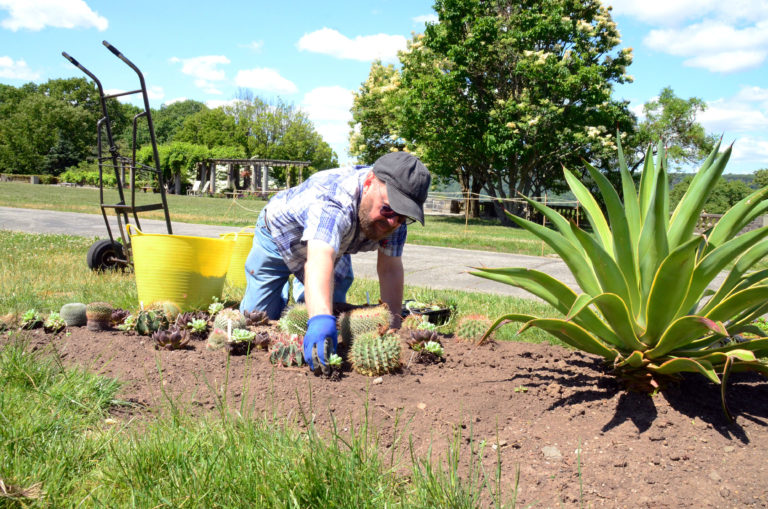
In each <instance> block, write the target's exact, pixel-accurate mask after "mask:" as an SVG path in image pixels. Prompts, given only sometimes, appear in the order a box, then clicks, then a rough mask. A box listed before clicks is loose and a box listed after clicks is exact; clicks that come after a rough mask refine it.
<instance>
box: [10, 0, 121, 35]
mask: <svg viewBox="0 0 768 509" xmlns="http://www.w3.org/2000/svg"><path fill="white" fill-rule="evenodd" d="M0 9H3V10H7V11H8V13H9V15H10V16H9V17H8V18H5V19H4V20H2V22H0V26H2V27H3V28H7V29H9V30H12V31H14V32H16V31H18V30H20V29H23V28H26V29H28V30H34V31H38V30H42V29H43V28H45V27H47V26H50V27H56V28H96V29H98V30H99V31H104V30H106V29H107V27H108V26H109V22H108V21H107V18H105V17H103V16H99V14H98V13H96V12H94V11H93V10H91V8H90V7H88V5H87V4H86V3H85V2H84V1H83V0H0Z"/></svg>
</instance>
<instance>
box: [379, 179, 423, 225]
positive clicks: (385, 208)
mask: <svg viewBox="0 0 768 509" xmlns="http://www.w3.org/2000/svg"><path fill="white" fill-rule="evenodd" d="M383 186H384V184H383V183H382V182H379V197H380V198H381V201H384V193H382V191H381V188H382V187H383ZM379 214H381V215H382V216H383V217H385V218H387V219H396V220H398V221H400V222H401V223H402V224H413V223H415V222H416V220H415V219H414V218H412V217H408V216H404V215H402V214H398V213H397V212H395V211H394V210H392V207H390V206H389V205H386V204H385V205H382V206H381V208H380V209H379Z"/></svg>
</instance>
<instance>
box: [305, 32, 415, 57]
mask: <svg viewBox="0 0 768 509" xmlns="http://www.w3.org/2000/svg"><path fill="white" fill-rule="evenodd" d="M296 46H297V47H298V48H299V50H302V51H311V52H313V53H321V54H324V55H330V56H333V57H336V58H342V59H348V60H359V61H362V62H368V61H372V60H376V59H380V60H382V61H385V62H393V61H396V60H397V52H398V51H400V50H404V49H405V46H406V39H405V37H403V36H402V35H387V34H376V35H365V36H362V35H358V36H357V37H355V38H354V39H350V38H349V37H347V36H345V35H343V34H341V33H339V32H338V31H336V30H333V29H331V28H322V29H320V30H316V31H314V32H311V33H308V34H304V35H303V36H302V37H301V39H299V42H298V43H297V44H296Z"/></svg>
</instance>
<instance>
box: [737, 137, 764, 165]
mask: <svg viewBox="0 0 768 509" xmlns="http://www.w3.org/2000/svg"><path fill="white" fill-rule="evenodd" d="M731 160H732V161H734V162H738V163H742V164H743V165H749V166H751V169H752V170H753V171H754V170H759V169H762V168H768V140H764V139H759V138H751V137H744V138H739V139H737V140H736V142H735V143H734V144H733V153H732V155H731Z"/></svg>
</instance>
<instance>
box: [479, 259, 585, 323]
mask: <svg viewBox="0 0 768 509" xmlns="http://www.w3.org/2000/svg"><path fill="white" fill-rule="evenodd" d="M473 268H474V269H475V270H474V271H472V272H470V274H472V275H473V276H478V277H482V278H485V279H490V280H492V281H498V282H499V283H504V284H507V285H511V286H517V287H518V288H522V289H523V290H527V291H529V292H531V293H532V294H534V295H535V296H537V297H539V298H540V299H542V300H544V301H545V302H547V303H548V304H550V305H551V306H552V307H554V308H555V309H557V310H558V311H560V312H561V313H563V314H566V313H568V310H569V309H570V308H571V306H573V302H574V301H575V300H576V292H574V291H573V290H571V289H570V288H569V287H568V285H566V284H565V283H562V282H560V281H559V280H557V279H555V278H553V277H552V276H550V275H549V274H545V273H543V272H539V271H537V270H532V269H523V268H517V267H514V268H500V269H491V268H486V267H473Z"/></svg>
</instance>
